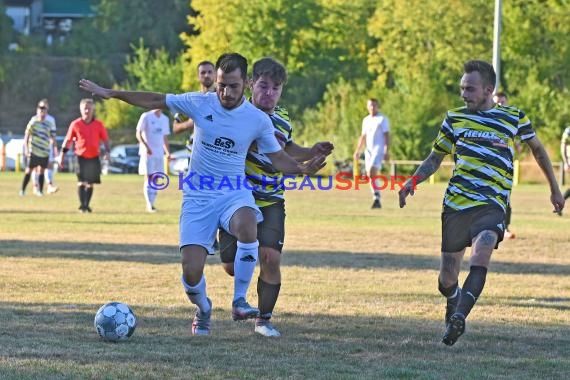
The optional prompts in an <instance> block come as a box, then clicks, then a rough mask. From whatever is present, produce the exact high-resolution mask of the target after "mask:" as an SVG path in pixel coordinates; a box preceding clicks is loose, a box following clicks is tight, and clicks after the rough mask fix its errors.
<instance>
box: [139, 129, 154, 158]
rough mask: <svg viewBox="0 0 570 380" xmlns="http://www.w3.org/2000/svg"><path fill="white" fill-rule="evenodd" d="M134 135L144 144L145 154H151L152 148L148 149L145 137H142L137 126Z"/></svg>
mask: <svg viewBox="0 0 570 380" xmlns="http://www.w3.org/2000/svg"><path fill="white" fill-rule="evenodd" d="M136 136H137V141H138V142H139V143H141V144H143V145H144V146H145V148H146V154H147V155H149V156H152V149H150V147H149V146H148V143H147V141H146V140H145V138H144V135H143V133H142V131H141V130H140V129H138V128H137V133H136Z"/></svg>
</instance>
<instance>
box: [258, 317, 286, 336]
mask: <svg viewBox="0 0 570 380" xmlns="http://www.w3.org/2000/svg"><path fill="white" fill-rule="evenodd" d="M270 318H271V315H269V318H268V317H257V318H256V319H255V332H256V333H258V334H260V335H263V336H267V337H278V336H281V333H280V332H279V331H278V330H277V329H276V328H275V327H274V326H273V325H272V324H271V322H270Z"/></svg>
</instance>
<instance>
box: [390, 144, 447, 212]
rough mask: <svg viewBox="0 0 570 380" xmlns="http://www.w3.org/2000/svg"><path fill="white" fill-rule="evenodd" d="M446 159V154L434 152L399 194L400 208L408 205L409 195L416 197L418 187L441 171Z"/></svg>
mask: <svg viewBox="0 0 570 380" xmlns="http://www.w3.org/2000/svg"><path fill="white" fill-rule="evenodd" d="M444 157H445V154H444V153H439V152H436V151H432V152H431V153H430V154H429V156H427V158H426V159H425V160H424V161H423V162H422V163H421V164H420V166H418V168H417V169H416V172H415V173H414V175H413V176H412V177H411V178H410V179H408V180H407V181H406V183H404V186H403V187H402V189H400V191H399V192H398V196H399V198H400V208H402V207H404V206H405V205H406V197H407V196H408V194H409V195H414V191H415V190H416V186H417V185H418V184H420V183H422V182H423V181H425V180H426V179H428V178H429V177H431V175H432V174H433V173H435V172H436V171H437V169H439V167H440V166H441V162H442V161H443V158H444Z"/></svg>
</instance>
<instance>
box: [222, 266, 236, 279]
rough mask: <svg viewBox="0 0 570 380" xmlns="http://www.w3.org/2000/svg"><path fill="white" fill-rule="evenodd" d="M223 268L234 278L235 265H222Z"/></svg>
mask: <svg viewBox="0 0 570 380" xmlns="http://www.w3.org/2000/svg"><path fill="white" fill-rule="evenodd" d="M222 268H224V270H225V271H226V273H227V274H229V275H230V276H232V277H233V275H234V263H222Z"/></svg>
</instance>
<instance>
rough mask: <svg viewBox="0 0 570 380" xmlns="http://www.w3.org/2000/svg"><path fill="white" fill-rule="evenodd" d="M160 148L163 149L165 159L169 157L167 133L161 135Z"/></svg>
mask: <svg viewBox="0 0 570 380" xmlns="http://www.w3.org/2000/svg"><path fill="white" fill-rule="evenodd" d="M163 139H164V140H163V143H162V148H163V149H164V154H165V155H166V159H168V160H169V159H170V144H169V143H168V135H164V137H163Z"/></svg>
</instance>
